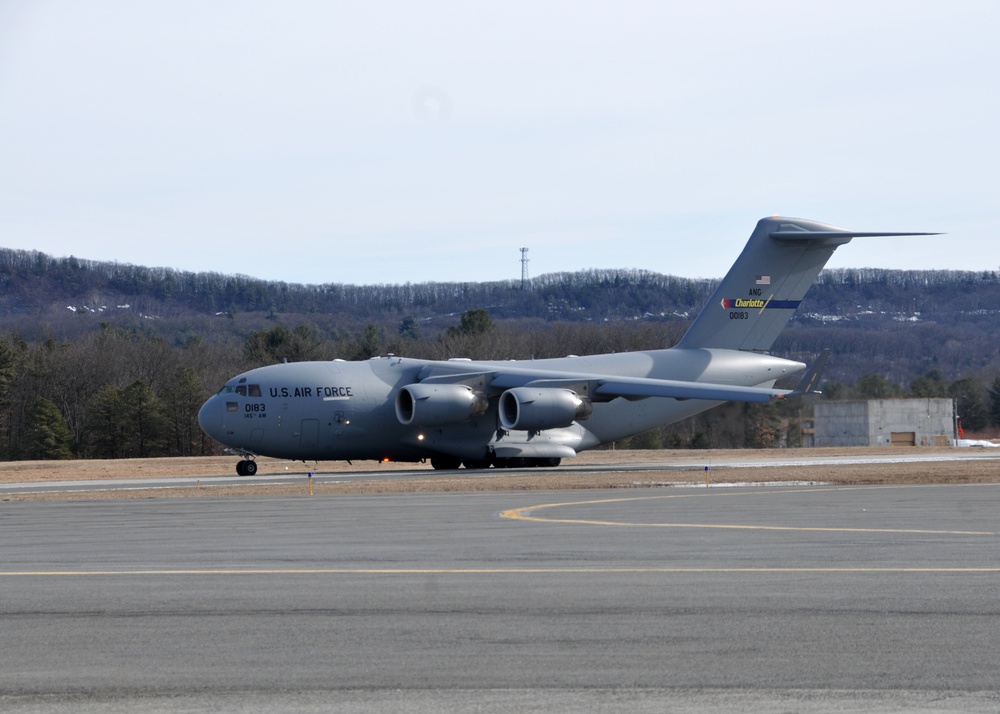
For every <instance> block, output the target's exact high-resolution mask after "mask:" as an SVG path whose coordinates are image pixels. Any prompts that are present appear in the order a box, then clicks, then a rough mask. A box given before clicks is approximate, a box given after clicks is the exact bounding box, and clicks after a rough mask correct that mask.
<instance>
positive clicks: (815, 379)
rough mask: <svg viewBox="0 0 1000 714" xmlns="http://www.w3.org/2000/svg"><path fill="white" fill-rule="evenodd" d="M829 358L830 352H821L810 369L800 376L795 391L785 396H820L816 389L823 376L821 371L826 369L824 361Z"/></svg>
mask: <svg viewBox="0 0 1000 714" xmlns="http://www.w3.org/2000/svg"><path fill="white" fill-rule="evenodd" d="M829 358H830V350H828V349H826V350H823V351H822V352H821V353H820V355H819V357H817V358H816V361H815V362H813V364H812V367H810V368H809V369H808V370H806V373H805V374H804V375H802V379H801V380H799V384H798V386H797V387H795V389H793V390H792V391H791V392H789V393H788V394H786V395H785V396H787V397H801V396H804V395H806V394H822V392H820V391H819V389H817V387H818V386H819V378H820V376H821V375H822V374H823V369H824V368H826V361H827V360H828V359H829Z"/></svg>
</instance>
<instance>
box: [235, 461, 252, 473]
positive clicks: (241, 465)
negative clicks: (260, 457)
mask: <svg viewBox="0 0 1000 714" xmlns="http://www.w3.org/2000/svg"><path fill="white" fill-rule="evenodd" d="M236 473H237V474H238V475H239V476H253V475H254V474H255V473H257V462H256V461H253V460H252V459H243V460H242V461H237V462H236Z"/></svg>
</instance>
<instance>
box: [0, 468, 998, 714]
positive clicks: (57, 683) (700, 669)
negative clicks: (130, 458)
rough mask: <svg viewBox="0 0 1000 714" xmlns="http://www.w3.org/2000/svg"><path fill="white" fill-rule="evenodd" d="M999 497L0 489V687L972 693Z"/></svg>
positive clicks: (946, 696)
mask: <svg viewBox="0 0 1000 714" xmlns="http://www.w3.org/2000/svg"><path fill="white" fill-rule="evenodd" d="M998 507H1000V486H997V485H980V484H977V485H963V486H919V487H918V486H892V487H788V486H780V485H775V486H771V487H767V488H729V489H720V490H718V491H715V490H704V489H702V490H695V489H669V490H667V489H631V490H628V491H621V490H609V491H580V492H565V491H563V492H540V491H534V492H524V493H515V492H492V493H464V494H405V495H383V496H353V495H352V496H323V497H313V498H310V497H305V496H303V497H281V498H274V499H265V498H229V499H224V498H223V499H204V498H202V499H178V500H173V499H169V500H168V499H164V500H140V501H134V500H112V501H76V502H21V503H18V502H3V503H0V544H2V547H0V592H2V593H3V597H2V605H0V607H2V609H0V616H2V618H3V619H2V622H3V628H2V631H0V640H2V647H0V707H2V708H3V710H4V711H35V710H39V709H44V710H45V711H70V710H73V711H86V710H91V711H97V710H100V711H109V710H110V711H118V710H120V711H175V710H177V709H185V710H192V711H201V710H213V709H220V708H221V709H229V710H233V709H238V710H241V711H265V710H266V711H328V710H329V709H330V708H331V707H332V706H334V705H339V706H342V707H344V708H349V709H350V710H352V711H384V710H385V709H387V708H389V707H392V708H393V709H396V710H400V711H439V710H441V709H448V710H452V711H456V710H458V711H461V710H475V711H509V710H515V709H516V710H519V711H532V710H544V711H580V710H581V709H584V710H586V709H589V710H594V709H598V708H599V709H601V710H602V711H639V712H642V711H663V710H664V709H665V708H666V707H669V708H671V709H672V710H675V711H745V710H747V709H748V708H750V709H753V710H755V711H775V712H777V711H789V710H794V711H829V710H830V709H833V708H845V707H854V708H855V709H859V710H860V709H863V710H865V711H899V710H904V709H905V710H908V711H996V710H997V708H1000V694H998V693H997V682H998V680H997V675H996V673H997V672H998V671H1000V648H998V647H997V646H996V644H997V642H1000V600H998V598H997V593H998V592H1000V590H998V585H1000V519H998V518H997V514H998V513H1000V508H998ZM116 707H117V709H116Z"/></svg>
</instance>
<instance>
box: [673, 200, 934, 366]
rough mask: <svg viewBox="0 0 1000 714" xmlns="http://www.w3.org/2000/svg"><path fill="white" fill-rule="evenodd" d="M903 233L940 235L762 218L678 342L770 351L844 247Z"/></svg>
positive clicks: (686, 345)
mask: <svg viewBox="0 0 1000 714" xmlns="http://www.w3.org/2000/svg"><path fill="white" fill-rule="evenodd" d="M903 235H934V234H929V233H872V232H863V233H862V232H857V231H848V230H844V229H843V228H836V227H834V226H829V225H826V224H823V223H818V222H816V221H807V220H802V219H799V218H779V217H774V218H762V219H761V220H760V221H758V222H757V227H756V228H755V229H754V231H753V233H752V234H751V235H750V240H749V241H747V244H746V247H745V248H744V249H743V252H742V253H741V254H740V257H739V258H737V260H736V263H734V264H733V267H732V268H730V270H729V273H728V274H727V275H726V277H725V278H723V280H722V283H721V284H720V285H719V288H718V290H716V291H715V294H714V295H713V296H712V298H711V299H710V300H709V301H708V304H707V305H705V307H704V308H702V311H701V313H700V314H699V315H698V317H697V318H696V319H695V321H694V323H693V324H692V325H691V327H690V328H689V329H688V331H687V333H686V334H685V335H684V337H683V339H681V341H680V342H679V343H678V344H677V347H681V348H698V347H714V348H720V349H733V350H753V351H767V350H769V349H770V348H771V345H773V344H774V340H775V339H776V338H777V337H778V334H779V333H780V332H781V330H782V329H784V327H785V325H786V324H788V321H789V320H790V319H791V317H792V315H793V314H794V313H795V310H796V308H798V306H799V303H800V302H802V298H803V297H805V294H806V292H807V291H808V290H809V288H810V287H811V286H812V284H813V282H815V280H816V277H817V276H818V275H819V272H820V271H821V270H822V269H823V266H824V265H826V262H827V261H828V260H829V259H830V256H832V255H833V252H834V251H835V250H836V249H837V248H838V247H840V246H842V245H844V244H845V243H849V242H850V241H851V238H856V237H861V236H903Z"/></svg>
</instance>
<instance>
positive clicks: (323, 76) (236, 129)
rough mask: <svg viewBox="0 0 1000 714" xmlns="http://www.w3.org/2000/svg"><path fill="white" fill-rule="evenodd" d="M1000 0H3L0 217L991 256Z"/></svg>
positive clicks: (295, 265)
mask: <svg viewBox="0 0 1000 714" xmlns="http://www.w3.org/2000/svg"><path fill="white" fill-rule="evenodd" d="M998 37H1000V3H998V2H994V1H992V0H989V1H986V0H984V1H983V2H963V1H962V0H948V1H947V2H944V1H942V2H919V1H916V0H911V1H899V2H895V1H886V2H877V1H873V0H865V1H864V2H845V1H843V0H838V1H837V2H829V3H820V2H800V1H795V2H766V1H765V2H761V1H757V2H753V3H742V2H739V3H737V2H731V3H707V2H706V3H691V2H651V1H650V2H621V1H619V0H616V2H614V3H611V2H599V3H598V2H585V1H584V2H581V1H580V0H574V1H572V2H569V1H567V2H542V1H539V0H533V1H532V2H524V3H519V2H511V1H509V0H508V1H506V2H503V3H497V2H494V3H486V2H465V1H456V2H398V3H397V2H361V1H358V2H319V1H316V2H312V1H307V0H302V1H298V2H296V1H291V2H277V1H275V2H247V1H244V0H240V1H238V2H221V1H215V2H204V1H200V0H199V1H197V2H184V1H183V0H170V1H169V2H166V1H164V2H159V1H157V0H146V1H144V2H133V1H131V0H129V1H122V2H113V1H108V0H87V2H77V1H75V0H72V1H67V2H59V1H47V0H31V1H28V0H23V1H22V0H0V246H3V247H7V248H19V249H30V250H39V251H42V252H44V253H48V254H51V255H55V256H67V255H74V256H76V257H79V258H87V259H91V260H113V261H118V262H121V263H132V264H136V265H148V266H167V267H173V268H177V269H181V270H191V271H214V272H221V273H241V274H246V275H251V276H255V277H260V278H265V279H269V280H282V281H286V282H292V283H327V282H334V283H357V284H370V283H404V282H425V281H435V282H449V281H463V280H471V281H485V280H499V279H505V278H519V277H520V270H521V264H520V258H521V254H520V251H519V248H520V247H522V246H525V247H528V248H529V253H528V257H529V258H530V263H529V270H530V273H531V275H540V274H542V273H551V272H560V271H575V270H580V269H585V268H630V267H638V268H645V269H649V270H654V271H657V272H661V273H667V274H673V275H681V276H687V277H721V276H722V275H724V274H725V272H726V270H727V269H728V267H729V265H730V264H731V263H732V261H733V260H734V259H735V257H736V255H737V254H738V253H739V251H740V250H741V249H742V246H743V244H744V243H745V241H746V239H747V237H748V236H749V234H750V231H751V230H752V229H753V226H754V224H755V222H756V221H757V219H759V218H761V217H763V216H767V215H774V214H780V215H785V216H798V217H804V218H811V219H815V220H819V221H824V222H827V223H832V224H835V225H839V226H843V227H846V228H852V229H858V230H882V231H888V230H923V231H946V232H947V233H948V235H947V237H946V238H944V239H941V238H870V239H857V240H855V241H853V242H852V243H851V244H850V245H849V246H846V247H844V248H842V249H840V251H838V253H837V255H836V256H835V257H834V259H833V261H832V262H831V265H832V266H841V267H842V266H857V267H861V266H872V267H881V268H914V269H938V268H949V269H963V270H979V269H990V270H996V269H998V268H1000V249H998V247H997V246H998V239H1000V178H998V177H1000V167H998V161H1000V40H998Z"/></svg>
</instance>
